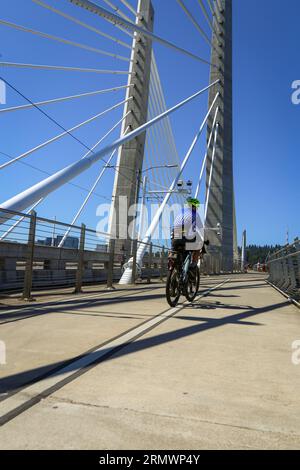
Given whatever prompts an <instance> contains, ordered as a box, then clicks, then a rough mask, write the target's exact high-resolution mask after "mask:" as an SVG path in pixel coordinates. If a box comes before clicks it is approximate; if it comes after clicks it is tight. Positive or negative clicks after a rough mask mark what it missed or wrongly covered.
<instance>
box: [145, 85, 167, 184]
mask: <svg viewBox="0 0 300 470" xmlns="http://www.w3.org/2000/svg"><path fill="white" fill-rule="evenodd" d="M151 91H152V90H151V89H150V93H149V103H148V116H149V119H151V118H152V117H153V116H155V115H158V114H159V113H160V112H161V111H157V109H154V107H153V101H152V99H153V98H152V93H151ZM157 127H158V124H157V125H155V126H153V127H152V128H150V129H149V130H148V131H147V136H146V150H147V156H148V166H149V167H150V168H151V173H152V177H153V178H154V180H156V181H159V183H157V184H158V186H160V187H162V188H167V187H168V184H167V181H166V177H165V172H163V171H160V168H162V165H161V163H162V161H161V160H160V159H159V156H160V154H161V150H160V146H159V142H161V139H160V136H159V135H158V129H157ZM165 163H167V161H165Z"/></svg>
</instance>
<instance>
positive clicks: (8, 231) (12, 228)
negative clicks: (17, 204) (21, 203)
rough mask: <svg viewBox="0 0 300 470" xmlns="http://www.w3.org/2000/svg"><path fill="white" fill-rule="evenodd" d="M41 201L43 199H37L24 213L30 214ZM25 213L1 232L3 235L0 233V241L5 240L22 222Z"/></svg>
mask: <svg viewBox="0 0 300 470" xmlns="http://www.w3.org/2000/svg"><path fill="white" fill-rule="evenodd" d="M42 201H43V199H40V200H39V201H37V202H36V203H35V204H34V205H33V206H32V207H31V208H30V209H29V210H28V211H27V212H26V215H28V214H30V212H31V211H33V210H34V209H35V208H36V207H37V206H38V205H39V204H41V202H42ZM26 215H23V216H22V217H20V218H19V219H18V220H16V222H15V223H14V224H13V225H12V226H11V227H10V228H9V229H8V230H7V231H6V232H5V233H3V235H1V237H0V241H1V242H2V241H3V240H5V239H6V238H7V237H8V236H9V235H10V234H11V233H12V232H13V231H14V230H15V228H17V227H18V226H19V225H20V223H21V222H23V220H24V219H25V217H26Z"/></svg>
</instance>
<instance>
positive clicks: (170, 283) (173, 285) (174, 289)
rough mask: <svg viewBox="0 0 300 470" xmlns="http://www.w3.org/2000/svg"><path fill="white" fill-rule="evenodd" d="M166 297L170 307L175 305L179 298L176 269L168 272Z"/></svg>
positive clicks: (178, 282) (178, 281)
mask: <svg viewBox="0 0 300 470" xmlns="http://www.w3.org/2000/svg"><path fill="white" fill-rule="evenodd" d="M166 297H167V301H168V304H169V305H170V307H176V305H177V304H178V301H179V298H180V280H179V273H178V271H177V269H173V270H172V271H169V272H168V277H167V285H166Z"/></svg>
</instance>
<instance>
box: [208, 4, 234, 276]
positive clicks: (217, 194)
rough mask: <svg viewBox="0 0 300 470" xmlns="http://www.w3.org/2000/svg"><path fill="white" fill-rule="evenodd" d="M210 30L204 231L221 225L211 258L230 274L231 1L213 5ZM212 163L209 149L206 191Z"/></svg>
mask: <svg viewBox="0 0 300 470" xmlns="http://www.w3.org/2000/svg"><path fill="white" fill-rule="evenodd" d="M214 5H215V14H214V25H213V26H214V28H213V30H214V31H213V40H212V55H211V62H212V64H213V66H211V72H210V81H211V83H212V82H214V81H215V80H218V79H220V83H218V84H217V85H215V86H214V87H212V88H211V89H210V94H209V103H210V104H211V103H212V101H213V99H214V97H215V95H216V92H217V91H219V92H220V97H219V99H218V102H217V103H216V105H215V106H216V107H217V106H219V110H220V112H219V116H218V122H219V133H218V140H217V148H216V157H215V163H214V170H213V176H212V182H211V188H210V198H209V201H208V210H207V219H206V224H207V227H216V226H217V225H218V224H220V225H221V230H220V231H209V229H208V233H207V237H208V238H209V239H210V242H211V249H210V252H211V255H212V256H213V257H216V258H217V259H218V264H219V263H220V270H221V271H232V270H233V259H234V229H235V220H234V218H235V210H234V189H233V150H232V140H233V139H232V0H218V1H215V2H214ZM213 115H214V113H212V115H211V117H210V119H209V121H208V138H209V135H210V133H211V128H212V116H213ZM211 163H212V149H210V150H209V152H208V159H207V187H208V182H209V175H210V168H211Z"/></svg>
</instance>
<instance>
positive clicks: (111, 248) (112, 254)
mask: <svg viewBox="0 0 300 470" xmlns="http://www.w3.org/2000/svg"><path fill="white" fill-rule="evenodd" d="M115 247H116V240H115V238H111V240H110V242H109V261H108V270H107V290H114V286H113V284H114V264H115Z"/></svg>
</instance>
